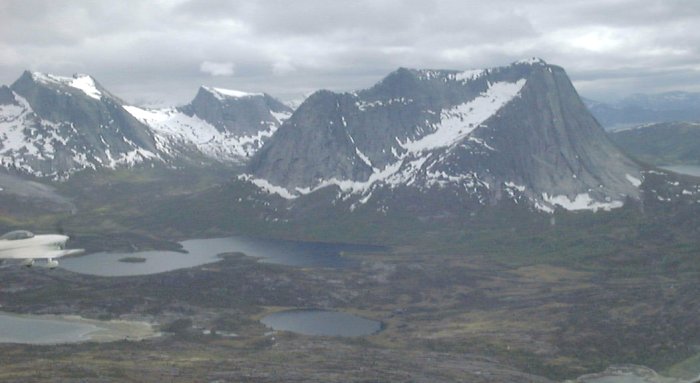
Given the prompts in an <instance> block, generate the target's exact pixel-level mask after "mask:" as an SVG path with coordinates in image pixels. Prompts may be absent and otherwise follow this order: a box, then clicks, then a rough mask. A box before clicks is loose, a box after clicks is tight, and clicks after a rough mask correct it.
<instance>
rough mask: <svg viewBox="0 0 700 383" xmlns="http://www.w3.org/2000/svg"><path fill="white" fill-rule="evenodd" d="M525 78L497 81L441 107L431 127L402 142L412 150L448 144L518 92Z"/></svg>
mask: <svg viewBox="0 0 700 383" xmlns="http://www.w3.org/2000/svg"><path fill="white" fill-rule="evenodd" d="M523 85H525V79H520V80H518V81H516V82H515V83H509V82H497V83H494V84H491V86H490V87H489V88H488V90H486V91H485V92H483V93H482V94H480V95H479V96H477V97H476V98H475V99H473V100H471V101H469V102H465V103H463V104H460V105H457V106H455V107H453V108H451V109H448V110H443V111H442V112H441V114H440V123H439V124H437V126H435V127H434V128H435V130H434V131H433V132H432V133H430V134H428V135H425V136H423V137H421V138H420V139H418V140H415V141H408V142H406V143H402V144H401V146H402V147H403V148H404V149H406V150H408V151H409V152H412V153H418V152H423V151H428V150H433V149H437V148H442V147H448V146H452V145H455V144H456V143H459V142H460V141H462V140H463V139H464V138H466V137H467V136H469V134H471V132H473V131H474V129H476V128H477V127H479V125H480V124H481V123H482V122H483V121H486V120H487V119H488V118H489V117H491V116H492V115H494V114H495V113H496V112H497V111H498V110H499V109H501V108H502V107H503V106H504V105H505V104H507V103H508V102H509V101H510V100H512V99H513V98H514V97H516V96H517V95H518V93H519V92H520V90H521V89H522V87H523Z"/></svg>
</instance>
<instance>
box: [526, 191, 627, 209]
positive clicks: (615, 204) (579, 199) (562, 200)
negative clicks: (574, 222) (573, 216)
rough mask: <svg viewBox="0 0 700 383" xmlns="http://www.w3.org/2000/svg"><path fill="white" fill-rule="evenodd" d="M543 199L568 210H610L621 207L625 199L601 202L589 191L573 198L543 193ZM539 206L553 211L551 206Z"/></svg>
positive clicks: (552, 205)
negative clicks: (592, 196)
mask: <svg viewBox="0 0 700 383" xmlns="http://www.w3.org/2000/svg"><path fill="white" fill-rule="evenodd" d="M542 199H543V200H544V201H545V202H547V203H548V204H549V205H551V207H554V206H561V207H563V208H564V209H566V210H592V211H594V212H595V211H598V210H605V211H610V210H611V209H616V208H620V207H622V205H623V204H624V203H623V201H613V200H610V201H606V202H599V201H596V200H594V199H593V198H591V196H590V194H588V193H580V194H577V195H576V196H575V197H574V198H573V199H571V198H569V197H567V196H565V195H556V196H554V195H549V194H547V193H542ZM539 207H540V208H541V210H543V211H546V212H551V211H552V209H551V208H544V209H543V208H542V207H541V205H540V206H539Z"/></svg>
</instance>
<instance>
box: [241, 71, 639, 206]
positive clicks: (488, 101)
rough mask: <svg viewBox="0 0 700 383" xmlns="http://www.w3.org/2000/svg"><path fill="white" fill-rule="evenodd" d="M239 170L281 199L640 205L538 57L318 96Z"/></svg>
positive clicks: (570, 91)
mask: <svg viewBox="0 0 700 383" xmlns="http://www.w3.org/2000/svg"><path fill="white" fill-rule="evenodd" d="M248 170H249V173H250V179H252V180H253V182H256V183H257V184H258V185H261V186H264V187H266V188H268V189H269V190H271V191H277V192H280V194H283V195H285V196H287V197H289V198H293V197H295V196H299V195H302V194H308V193H310V192H313V191H314V190H317V189H320V188H324V187H327V186H331V185H334V186H336V187H338V188H339V189H340V192H341V194H345V195H346V196H345V197H343V198H351V197H352V196H355V197H356V198H357V199H358V202H359V203H366V202H367V201H369V200H371V199H372V198H379V197H378V196H379V195H382V196H384V197H382V198H387V196H390V195H391V193H386V190H393V191H395V193H394V194H396V193H399V194H400V193H402V192H407V193H409V194H411V195H413V197H412V198H411V199H412V200H414V203H416V204H420V203H421V199H423V200H424V201H425V200H429V199H431V198H432V197H430V196H428V194H431V193H432V194H434V195H437V194H454V193H459V194H460V196H461V199H466V200H469V201H472V202H474V203H478V204H482V205H484V204H493V203H498V202H499V201H501V200H503V199H512V200H515V201H521V200H527V201H529V203H531V204H532V206H535V207H537V208H539V209H542V210H547V211H550V210H552V209H553V208H554V206H556V205H559V206H562V207H565V208H568V209H599V208H606V209H607V208H611V207H617V206H621V204H622V202H623V201H624V199H625V198H627V197H631V198H639V190H638V185H639V183H640V182H641V180H642V175H641V172H640V169H639V167H638V166H637V165H636V164H635V163H634V162H633V161H631V160H629V159H628V158H627V157H625V156H624V155H623V154H622V153H620V152H619V151H618V150H617V148H616V147H615V146H614V145H612V144H611V143H610V141H609V140H608V139H607V137H606V135H605V133H604V132H603V130H602V128H601V127H600V126H599V125H598V124H597V122H596V121H595V119H594V118H593V117H592V116H591V115H590V113H589V112H588V110H587V109H586V107H585V106H584V105H583V103H582V102H581V100H580V98H579V96H578V94H577V93H576V91H575V89H574V87H573V86H572V84H571V82H570V81H569V79H568V77H567V75H566V73H565V72H564V70H563V69H561V68H559V67H557V66H553V65H548V64H546V63H545V62H543V61H541V60H537V59H532V60H526V61H521V62H516V63H513V64H511V65H509V66H506V67H500V68H494V69H487V70H472V71H466V72H459V71H435V70H409V69H403V68H402V69H399V70H397V71H395V72H393V73H391V74H390V75H389V76H387V77H386V78H385V79H384V80H382V81H381V82H380V83H378V84H377V85H375V86H374V87H372V88H370V89H367V90H363V91H359V92H356V93H346V94H335V93H331V92H327V91H322V92H318V93H316V94H314V95H312V96H311V97H309V98H308V99H307V100H306V101H305V102H304V103H303V104H302V105H301V106H300V107H299V109H297V111H296V112H295V113H294V115H293V116H292V117H291V118H290V119H289V120H288V121H287V122H286V123H285V124H283V125H282V127H280V129H279V130H278V132H277V133H276V134H275V136H274V137H273V138H272V139H271V140H270V141H269V142H268V143H267V144H266V145H265V146H264V147H263V149H261V150H260V151H259V152H258V153H257V154H256V156H255V157H254V158H253V159H252V161H251V162H250V164H249V168H248ZM409 189H413V190H409ZM407 190H408V191H407ZM416 191H418V192H419V193H418V196H415V195H414V194H415V192H416ZM420 194H423V195H425V196H426V197H425V198H422V197H420ZM373 195H374V196H375V197H373ZM390 198H396V196H391V197H390ZM403 200H405V199H403Z"/></svg>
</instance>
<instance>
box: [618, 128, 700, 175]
mask: <svg viewBox="0 0 700 383" xmlns="http://www.w3.org/2000/svg"><path fill="white" fill-rule="evenodd" d="M610 138H611V139H612V140H613V141H614V142H615V143H616V144H617V145H618V146H619V147H620V148H622V149H623V150H624V151H626V152H627V153H629V154H631V155H632V156H634V157H637V158H639V159H640V160H642V161H645V162H648V163H650V164H653V165H676V164H694V165H700V123H689V122H664V123H658V124H652V125H644V126H641V127H638V128H634V129H628V130H622V131H617V132H612V133H610Z"/></svg>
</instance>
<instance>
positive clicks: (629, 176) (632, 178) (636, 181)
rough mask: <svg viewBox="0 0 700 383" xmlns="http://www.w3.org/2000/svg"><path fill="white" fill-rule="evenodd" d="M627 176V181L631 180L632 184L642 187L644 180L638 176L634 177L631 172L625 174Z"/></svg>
mask: <svg viewBox="0 0 700 383" xmlns="http://www.w3.org/2000/svg"><path fill="white" fill-rule="evenodd" d="M625 178H627V181H629V182H630V183H631V184H632V185H634V186H636V187H640V186H641V185H642V180H640V179H639V178H637V177H633V176H631V175H629V174H625Z"/></svg>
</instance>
